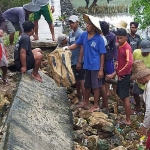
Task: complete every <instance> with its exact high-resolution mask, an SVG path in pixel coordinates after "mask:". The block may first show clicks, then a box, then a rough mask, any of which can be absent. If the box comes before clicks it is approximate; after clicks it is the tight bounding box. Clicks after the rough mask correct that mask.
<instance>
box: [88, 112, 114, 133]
mask: <svg viewBox="0 0 150 150" xmlns="http://www.w3.org/2000/svg"><path fill="white" fill-rule="evenodd" d="M112 122H113V121H112V120H110V119H108V115H106V114H104V113H102V112H93V113H92V114H91V116H90V117H89V125H90V126H92V127H94V128H98V129H99V128H101V129H102V131H105V132H113V131H114V128H115V126H114V125H113V123H112Z"/></svg>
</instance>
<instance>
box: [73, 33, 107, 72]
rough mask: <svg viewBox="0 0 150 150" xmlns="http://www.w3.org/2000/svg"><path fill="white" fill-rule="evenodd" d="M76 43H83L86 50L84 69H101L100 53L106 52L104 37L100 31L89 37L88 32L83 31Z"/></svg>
mask: <svg viewBox="0 0 150 150" xmlns="http://www.w3.org/2000/svg"><path fill="white" fill-rule="evenodd" d="M76 44H78V45H83V51H84V66H83V68H84V69H87V70H100V55H101V54H105V53H106V49H105V44H104V40H103V38H102V37H101V36H100V34H99V33H95V35H94V36H93V37H92V38H90V39H88V32H87V31H85V32H83V33H82V34H81V35H80V37H79V38H78V40H77V41H76Z"/></svg>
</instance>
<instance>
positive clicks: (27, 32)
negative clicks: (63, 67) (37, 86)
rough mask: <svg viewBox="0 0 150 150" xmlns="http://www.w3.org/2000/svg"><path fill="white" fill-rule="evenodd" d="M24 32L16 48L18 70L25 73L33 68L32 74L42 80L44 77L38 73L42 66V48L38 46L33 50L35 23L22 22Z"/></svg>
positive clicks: (15, 59)
mask: <svg viewBox="0 0 150 150" xmlns="http://www.w3.org/2000/svg"><path fill="white" fill-rule="evenodd" d="M22 27H23V29H24V33H23V34H21V35H20V36H19V38H18V41H17V43H16V46H15V49H14V61H15V66H16V69H17V71H20V72H21V73H25V72H26V71H27V70H29V69H32V68H33V71H32V74H31V76H32V77H33V78H35V79H36V80H38V81H40V82H42V78H41V76H40V75H39V73H38V70H39V68H40V66H41V60H42V54H41V49H39V48H36V49H34V50H31V42H30V36H31V35H33V34H34V23H32V22H31V21H26V22H24V23H23V24H22Z"/></svg>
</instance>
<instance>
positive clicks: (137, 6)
mask: <svg viewBox="0 0 150 150" xmlns="http://www.w3.org/2000/svg"><path fill="white" fill-rule="evenodd" d="M130 14H132V15H133V17H134V20H135V21H136V22H139V23H140V24H141V26H140V28H141V29H145V28H146V27H147V26H149V25H150V0H132V5H131V7H130Z"/></svg>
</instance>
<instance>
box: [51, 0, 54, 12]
mask: <svg viewBox="0 0 150 150" xmlns="http://www.w3.org/2000/svg"><path fill="white" fill-rule="evenodd" d="M51 11H52V13H53V12H54V11H55V8H54V0H51Z"/></svg>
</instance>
